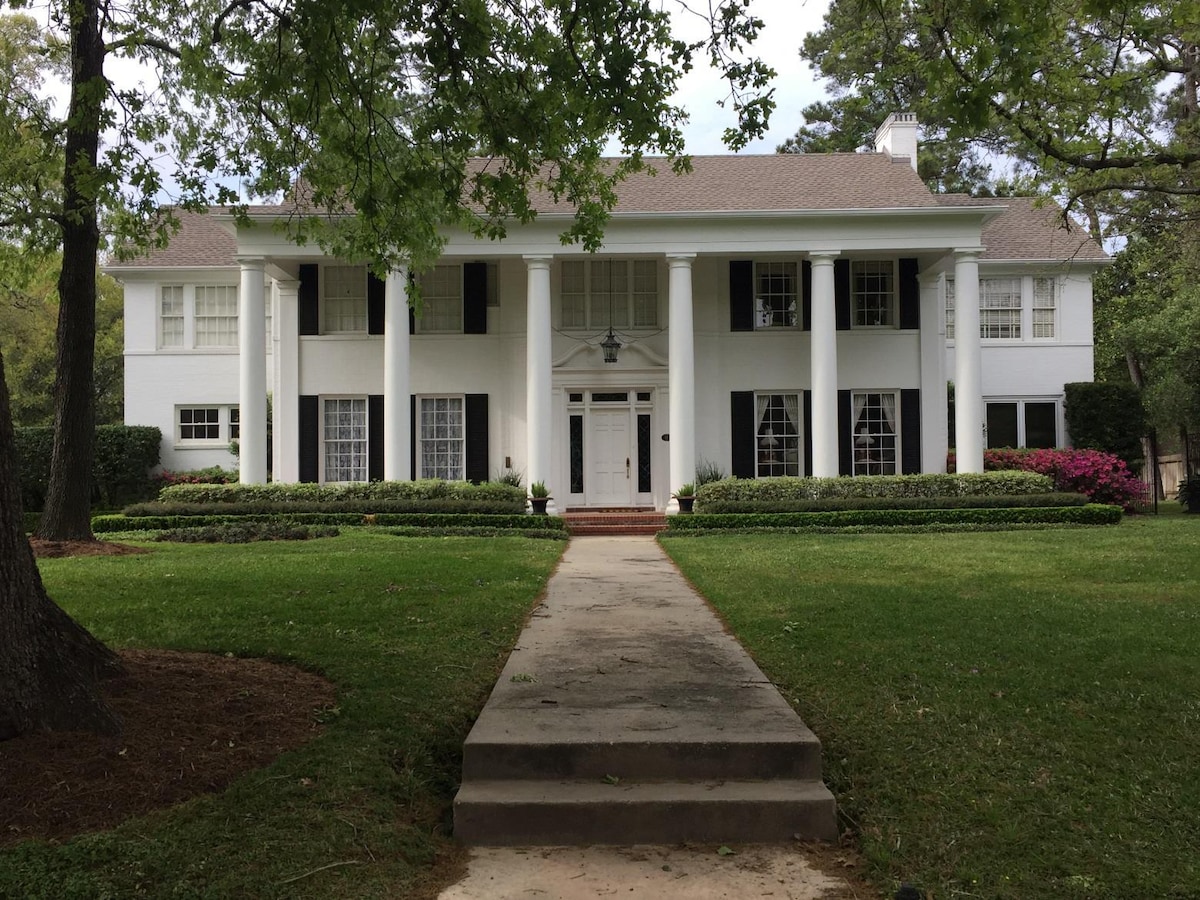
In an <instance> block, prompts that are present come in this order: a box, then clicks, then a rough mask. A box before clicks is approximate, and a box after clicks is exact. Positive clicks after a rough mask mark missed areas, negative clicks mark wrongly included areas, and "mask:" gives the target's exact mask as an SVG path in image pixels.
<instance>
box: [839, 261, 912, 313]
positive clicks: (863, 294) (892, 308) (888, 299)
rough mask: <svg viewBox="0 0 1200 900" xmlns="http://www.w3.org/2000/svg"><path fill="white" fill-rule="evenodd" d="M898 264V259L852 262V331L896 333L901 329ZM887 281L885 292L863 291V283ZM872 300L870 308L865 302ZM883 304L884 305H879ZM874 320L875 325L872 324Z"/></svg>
mask: <svg viewBox="0 0 1200 900" xmlns="http://www.w3.org/2000/svg"><path fill="white" fill-rule="evenodd" d="M898 269H899V262H898V261H897V260H895V259H852V260H850V327H851V328H857V329H895V328H897V327H898V326H899V319H900V316H899V311H898V302H897V298H898V291H897V285H898V284H899V283H900V278H899V271H898ZM871 277H874V278H881V277H882V278H886V290H870V291H867V290H864V289H861V288H860V283H859V281H860V279H866V278H871ZM868 298H870V299H872V301H873V302H872V304H871V306H870V307H869V308H867V307H864V300H866V299H868ZM879 301H882V302H879ZM872 319H874V321H870V320H872Z"/></svg>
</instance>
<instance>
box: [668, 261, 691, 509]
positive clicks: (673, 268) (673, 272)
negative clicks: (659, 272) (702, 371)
mask: <svg viewBox="0 0 1200 900" xmlns="http://www.w3.org/2000/svg"><path fill="white" fill-rule="evenodd" d="M695 258H696V254H694V253H677V254H670V255H668V256H667V267H668V269H669V270H670V275H669V280H668V283H667V284H668V286H667V355H668V357H669V359H668V374H667V387H668V389H669V390H670V392H671V399H670V414H669V416H668V427H669V429H670V435H671V440H670V443H669V445H668V451H669V457H670V481H669V485H668V486H669V487H670V489H671V491H672V492H674V491H677V490H678V489H679V487H680V486H681V485H684V484H691V483H694V482H695V480H696V338H695V329H694V328H693V324H692V260H694V259H695ZM678 511H679V504H678V503H677V502H676V501H675V499H674V498H672V499H671V501H670V503H669V504H668V512H678Z"/></svg>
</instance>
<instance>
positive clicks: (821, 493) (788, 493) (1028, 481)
mask: <svg viewBox="0 0 1200 900" xmlns="http://www.w3.org/2000/svg"><path fill="white" fill-rule="evenodd" d="M1052 490H1054V482H1053V481H1051V479H1049V478H1047V477H1046V476H1044V475H1037V474H1036V473H1033V472H1015V471H1005V472H981V473H978V474H961V475H960V474H936V473H935V474H928V475H858V476H854V477H848V476H843V477H839V478H762V479H755V478H726V479H724V480H722V481H714V482H711V483H709V484H706V485H703V486H702V487H700V488H698V489H697V490H696V510H697V512H703V511H704V510H705V508H706V504H708V503H716V502H721V503H731V502H734V501H737V502H744V501H749V500H754V501H777V500H788V501H793V500H832V499H837V498H849V497H970V496H994V495H1023V494H1048V493H1050V492H1051V491H1052Z"/></svg>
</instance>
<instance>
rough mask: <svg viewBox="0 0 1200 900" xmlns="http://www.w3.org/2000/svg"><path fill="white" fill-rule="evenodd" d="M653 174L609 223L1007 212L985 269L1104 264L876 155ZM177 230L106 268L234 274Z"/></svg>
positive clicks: (1047, 225)
mask: <svg viewBox="0 0 1200 900" xmlns="http://www.w3.org/2000/svg"><path fill="white" fill-rule="evenodd" d="M652 164H654V165H655V166H656V168H657V169H658V174H656V175H650V174H648V173H646V172H641V173H637V174H635V175H633V176H632V177H630V178H629V179H628V180H627V181H625V182H624V183H623V184H621V185H619V186H618V189H617V194H618V203H617V208H616V215H618V216H621V215H638V214H657V213H691V214H696V215H702V214H706V213H708V214H717V213H727V212H733V213H737V212H756V211H765V212H792V211H796V212H802V211H805V210H838V209H935V208H937V207H941V206H999V205H1003V206H1007V207H1008V212H1005V213H1003V214H1001V215H1000V216H997V217H996V218H995V219H993V220H992V221H990V222H989V223H988V224H986V225H985V226H984V229H983V243H984V246H985V247H986V248H987V249H986V252H985V253H984V254H983V258H984V259H986V260H1001V259H1012V260H1021V259H1088V260H1102V259H1106V258H1107V255H1106V254H1105V253H1104V251H1103V250H1102V249H1101V248H1100V247H1099V245H1097V244H1096V243H1095V242H1094V241H1092V240H1091V238H1090V237H1089V236H1088V235H1087V233H1086V232H1085V231H1084V230H1083V229H1081V228H1079V227H1078V226H1075V227H1073V228H1071V229H1067V228H1065V227H1064V226H1063V219H1062V212H1061V210H1059V208H1058V207H1057V206H1055V205H1054V204H1053V203H1047V204H1046V205H1045V206H1044V207H1040V208H1039V207H1036V206H1035V205H1034V203H1035V201H1034V200H1033V199H1032V198H1027V197H1005V198H999V199H994V198H974V197H967V196H965V195H960V194H938V195H935V194H931V193H930V192H929V191H928V189H927V188H926V187H925V185H924V184H923V183H922V182H921V180H920V179H919V178H918V177H917V174H916V173H915V172H914V171H913V170H912V168H911V166H910V165H909V164H908V161H907V160H895V161H894V160H892V159H890V158H888V157H887V156H886V155H883V154H875V153H829V154H772V155H762V156H697V157H693V159H692V166H693V171H692V172H691V173H689V174H687V175H682V176H677V175H675V174H673V173H672V172H671V170H670V168H669V167H668V166H667V164H666V163H665V162H663V161H657V160H656V161H653V163H652ZM533 203H534V208H535V209H536V210H537V211H538V212H539V213H566V212H569V207H568V206H567V205H566V204H555V203H553V202H552V201H551V199H550V198H549V197H548V196H547V195H545V194H537V195H535V196H534V197H533ZM289 211H291V210H290V207H283V206H262V207H253V208H251V214H252V215H255V216H264V217H266V216H273V215H282V214H286V213H287V212H289ZM177 215H178V216H179V219H180V223H181V228H180V230H179V233H178V234H176V235H175V236H174V238H173V239H172V241H171V244H170V246H169V247H168V248H167V249H165V250H155V251H151V252H150V253H149V254H148V255H146V256H143V257H139V258H137V259H133V260H129V261H126V262H122V263H119V264H117V265H114V266H112V267H111V268H113V269H123V268H160V267H162V268H167V267H193V266H232V265H235V264H236V258H235V257H236V253H237V243H236V241H235V239H234V238H233V237H232V236H231V235H230V234H229V232H228V231H226V230H225V229H224V228H223V227H221V225H219V224H218V223H217V222H216V221H215V220H214V218H213V217H212V216H208V215H204V214H197V213H188V212H179V213H177Z"/></svg>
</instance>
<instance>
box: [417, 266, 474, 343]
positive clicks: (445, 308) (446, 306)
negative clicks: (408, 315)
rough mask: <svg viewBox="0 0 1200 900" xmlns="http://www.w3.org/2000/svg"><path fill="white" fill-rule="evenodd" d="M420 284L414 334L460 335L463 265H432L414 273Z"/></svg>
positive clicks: (461, 331)
mask: <svg viewBox="0 0 1200 900" xmlns="http://www.w3.org/2000/svg"><path fill="white" fill-rule="evenodd" d="M417 278H418V280H419V282H420V285H421V315H420V316H418V317H417V333H418V334H462V333H463V320H464V318H465V316H464V313H463V267H462V266H461V265H458V264H452V265H438V266H434V267H433V268H432V269H429V270H427V271H425V272H422V273H421V274H420V275H419V276H417Z"/></svg>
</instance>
